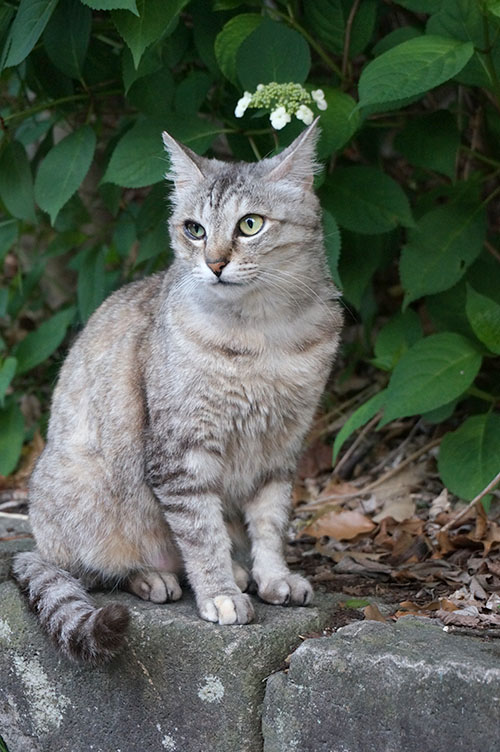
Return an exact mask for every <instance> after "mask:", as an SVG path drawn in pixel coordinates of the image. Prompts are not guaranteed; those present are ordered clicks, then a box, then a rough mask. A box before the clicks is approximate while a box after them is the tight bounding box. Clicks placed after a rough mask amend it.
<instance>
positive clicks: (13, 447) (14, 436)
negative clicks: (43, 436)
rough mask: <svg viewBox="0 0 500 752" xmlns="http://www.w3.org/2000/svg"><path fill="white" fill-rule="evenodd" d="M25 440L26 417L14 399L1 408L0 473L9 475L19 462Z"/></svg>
mask: <svg viewBox="0 0 500 752" xmlns="http://www.w3.org/2000/svg"><path fill="white" fill-rule="evenodd" d="M23 440H24V418H23V416H22V413H21V411H20V409H19V407H18V406H17V404H16V403H15V402H14V401H12V402H11V403H10V404H9V405H8V406H7V407H5V408H2V409H0V475H9V473H11V472H12V471H13V470H15V467H16V465H17V463H18V460H19V457H20V454H21V449H22V447H23Z"/></svg>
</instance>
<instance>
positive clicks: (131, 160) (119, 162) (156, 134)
mask: <svg viewBox="0 0 500 752" xmlns="http://www.w3.org/2000/svg"><path fill="white" fill-rule="evenodd" d="M165 122H166V123H168V129H169V132H170V133H171V134H172V135H173V136H174V137H175V138H178V139H179V140H180V141H182V142H183V143H184V144H185V145H186V146H189V147H190V148H191V149H194V151H197V152H198V153H203V152H204V151H206V150H207V149H208V147H209V146H210V144H211V142H212V141H213V139H214V137H215V135H216V134H217V133H219V131H220V128H218V127H216V126H214V125H212V124H211V123H209V122H208V121H206V120H201V119H200V118H195V117H189V116H188V117H186V118H184V117H182V116H180V115H176V114H171V115H169V116H168V118H167V119H166V121H162V122H159V121H156V120H143V121H140V122H138V123H136V125H134V127H133V128H131V129H130V130H129V131H127V133H125V135H124V136H122V138H121V139H120V141H119V142H118V144H117V145H116V147H115V150H114V152H113V154H112V155H111V159H110V162H109V165H108V169H107V170H106V173H105V175H104V177H103V179H102V182H103V183H106V182H110V183H116V184H117V185H121V186H123V187H124V188H143V187H144V186H147V185H152V184H153V183H158V182H159V181H160V180H163V178H164V175H165V172H166V170H167V167H168V160H167V157H166V155H165V151H164V149H163V145H162V141H161V132H162V130H164V127H165Z"/></svg>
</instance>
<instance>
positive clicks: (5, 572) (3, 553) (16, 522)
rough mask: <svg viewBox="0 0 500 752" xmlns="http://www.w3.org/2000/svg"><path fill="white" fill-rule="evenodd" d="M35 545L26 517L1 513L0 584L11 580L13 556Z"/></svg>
mask: <svg viewBox="0 0 500 752" xmlns="http://www.w3.org/2000/svg"><path fill="white" fill-rule="evenodd" d="M34 545H35V543H34V541H33V536H32V534H31V528H30V524H29V522H28V519H27V518H26V517H25V516H24V515H17V514H5V513H2V512H0V582H5V580H7V579H8V578H9V567H10V560H11V556H12V554H13V553H15V552H16V551H29V550H30V549H32V548H33V546H34Z"/></svg>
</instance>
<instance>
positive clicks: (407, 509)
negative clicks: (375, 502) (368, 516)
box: [373, 496, 415, 522]
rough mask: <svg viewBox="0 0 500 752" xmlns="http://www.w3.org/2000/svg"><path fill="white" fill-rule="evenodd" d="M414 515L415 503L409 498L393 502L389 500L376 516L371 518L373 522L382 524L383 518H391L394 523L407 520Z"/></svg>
mask: <svg viewBox="0 0 500 752" xmlns="http://www.w3.org/2000/svg"><path fill="white" fill-rule="evenodd" d="M414 514H415V502H414V501H413V500H412V499H410V497H409V496H407V497H405V498H403V499H398V500H395V501H391V500H389V501H388V502H386V503H385V504H384V506H383V508H382V509H381V510H380V512H379V513H378V514H376V515H375V516H374V518H373V521H374V522H382V520H383V519H384V518H385V517H392V519H393V520H396V522H403V520H408V519H409V518H410V517H413V515H414Z"/></svg>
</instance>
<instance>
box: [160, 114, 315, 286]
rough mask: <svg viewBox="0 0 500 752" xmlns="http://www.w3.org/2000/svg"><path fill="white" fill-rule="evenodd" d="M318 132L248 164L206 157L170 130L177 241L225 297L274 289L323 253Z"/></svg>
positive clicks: (191, 268)
mask: <svg viewBox="0 0 500 752" xmlns="http://www.w3.org/2000/svg"><path fill="white" fill-rule="evenodd" d="M317 137H318V130H317V127H316V123H313V124H312V125H311V126H309V128H307V129H306V130H305V131H304V132H303V133H302V134H301V135H300V136H299V137H298V138H297V139H296V140H295V141H294V142H293V143H292V144H291V145H290V146H289V147H288V148H287V149H285V150H284V151H283V152H281V154H279V155H277V156H274V157H272V158H270V159H263V160H261V161H260V162H254V163H246V162H222V161H220V160H217V159H206V158H204V157H200V156H198V155H197V154H195V153H194V152H192V151H191V150H190V149H188V148H187V147H185V146H183V145H182V144H180V143H178V142H177V141H176V140H175V139H173V138H172V136H170V135H169V134H168V133H164V134H163V141H164V144H165V148H166V149H167V151H168V153H169V157H170V172H169V173H168V175H167V177H168V178H169V179H171V180H173V183H174V189H173V191H172V195H171V200H172V204H173V212H172V216H171V218H170V235H171V239H172V246H173V249H174V251H175V253H176V256H177V257H178V258H180V259H182V260H183V262H184V266H185V268H186V270H187V271H188V274H189V275H190V276H191V277H192V278H193V279H194V280H196V281H197V283H199V284H200V285H202V286H204V287H206V288H207V289H210V290H213V291H214V292H215V293H216V294H217V295H224V296H227V295H230V296H234V295H238V294H244V293H245V291H248V290H249V289H250V288H255V287H256V286H258V285H260V286H261V287H262V286H264V287H266V288H269V289H272V287H273V285H276V286H277V285H278V284H279V277H280V278H281V279H282V280H283V275H286V274H287V275H288V276H289V277H290V279H291V276H290V275H300V273H301V269H303V270H304V272H305V271H306V270H307V268H308V264H311V263H312V259H311V254H313V255H314V256H317V257H320V256H321V255H322V252H323V250H322V249H323V243H322V233H321V221H320V210H319V202H318V199H317V198H316V196H315V195H314V193H313V190H312V184H313V177H314V173H315V171H316V169H317V164H316V162H315V159H314V156H315V146H316V141H317Z"/></svg>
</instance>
